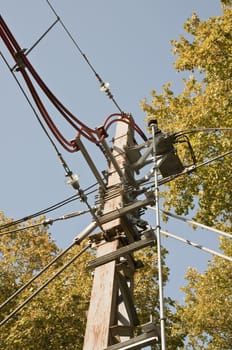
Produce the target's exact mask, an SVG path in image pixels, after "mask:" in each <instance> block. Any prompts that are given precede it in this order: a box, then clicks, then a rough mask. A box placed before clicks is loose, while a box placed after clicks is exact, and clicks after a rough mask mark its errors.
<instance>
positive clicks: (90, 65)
mask: <svg viewBox="0 0 232 350" xmlns="http://www.w3.org/2000/svg"><path fill="white" fill-rule="evenodd" d="M46 1H47V4H48V6H49V7H50V9H51V10H52V12H53V13H54V15H55V16H56V17H57V18H59V22H60V24H61V25H62V27H63V29H64V31H65V32H66V34H67V35H68V37H69V38H70V39H71V41H72V42H73V44H74V46H75V47H76V49H77V50H78V52H79V53H80V54H81V56H82V57H83V58H84V60H85V62H86V63H87V64H88V66H89V67H90V69H91V70H92V72H93V73H94V75H95V77H96V78H97V80H98V82H99V83H100V86H101V91H104V92H105V93H106V95H107V96H108V97H109V98H110V99H111V100H112V102H113V103H114V105H115V106H116V107H117V109H118V110H119V112H120V113H123V110H122V109H121V107H120V106H119V104H118V103H117V101H116V100H115V98H114V96H113V95H112V93H111V92H110V90H109V86H108V84H107V83H105V82H104V81H103V80H102V78H101V76H100V75H99V74H98V73H97V72H96V70H95V69H94V67H93V65H92V64H91V63H90V61H89V59H88V57H87V56H86V54H85V53H84V52H83V51H82V50H81V48H80V46H79V45H78V43H77V41H76V40H75V39H74V37H73V36H72V34H71V33H70V31H69V30H68V29H67V27H66V25H65V24H64V22H63V21H62V20H61V18H60V16H58V14H57V12H56V10H55V9H54V7H53V6H52V5H51V3H50V1H49V0H46Z"/></svg>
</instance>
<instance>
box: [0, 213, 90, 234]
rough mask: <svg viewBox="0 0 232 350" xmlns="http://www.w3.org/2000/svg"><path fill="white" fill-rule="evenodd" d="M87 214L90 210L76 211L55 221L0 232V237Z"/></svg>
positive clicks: (47, 220)
mask: <svg viewBox="0 0 232 350" xmlns="http://www.w3.org/2000/svg"><path fill="white" fill-rule="evenodd" d="M89 212H90V210H81V211H77V212H75V213H71V214H67V215H63V216H59V217H58V218H55V219H46V220H44V221H42V222H39V223H37V224H33V225H29V226H24V227H20V228H17V229H15V230H11V231H4V232H0V236H4V235H10V234H13V233H17V232H21V231H26V230H28V229H31V228H35V227H39V226H48V225H52V224H53V223H54V222H57V221H61V220H67V219H71V218H74V217H77V216H80V215H83V214H86V213H89Z"/></svg>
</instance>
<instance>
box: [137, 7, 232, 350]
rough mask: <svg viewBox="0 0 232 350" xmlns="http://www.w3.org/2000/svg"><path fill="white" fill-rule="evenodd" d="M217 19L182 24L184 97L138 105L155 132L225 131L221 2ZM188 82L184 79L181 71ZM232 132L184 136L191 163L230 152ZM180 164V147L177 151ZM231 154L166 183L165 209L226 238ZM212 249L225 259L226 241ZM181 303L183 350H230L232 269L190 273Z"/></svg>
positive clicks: (227, 32) (228, 77)
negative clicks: (215, 229)
mask: <svg viewBox="0 0 232 350" xmlns="http://www.w3.org/2000/svg"><path fill="white" fill-rule="evenodd" d="M221 3H222V10H223V14H222V16H218V17H212V18H209V19H208V20H207V21H201V20H200V18H199V17H198V16H197V14H196V13H193V14H192V16H191V18H189V19H188V20H187V21H186V23H185V24H184V28H185V30H186V32H187V34H188V35H187V38H186V37H184V36H181V37H180V39H179V40H173V41H172V45H173V53H174V54H175V55H177V60H176V62H175V69H176V70H177V71H178V72H180V73H182V72H184V73H185V78H184V79H183V91H182V92H181V93H179V94H178V95H175V94H174V92H173V91H172V90H171V83H167V84H165V85H164V87H163V91H162V93H161V94H157V92H156V91H152V93H151V102H150V103H148V101H147V100H146V99H144V100H143V101H142V103H141V105H142V108H143V110H144V111H145V112H146V114H147V119H148V120H149V119H150V118H152V119H157V120H158V125H159V128H160V129H161V130H163V131H167V132H170V133H173V132H177V131H180V130H193V129H195V128H223V127H224V128H226V127H227V128H231V127H232V103H231V102H232V89H231V87H232V7H231V5H232V2H231V1H221ZM187 71H189V77H188V78H186V76H187V74H186V72H187ZM231 134H232V133H231V131H217V132H215V133H213V132H208V133H207V132H199V133H189V134H188V137H189V140H190V143H191V145H192V147H193V149H194V153H195V156H196V159H197V163H198V164H200V163H201V162H204V161H206V160H208V159H211V158H212V157H215V156H218V155H220V154H222V153H224V152H226V151H230V150H231ZM177 151H178V154H179V156H180V158H181V159H182V162H183V163H188V162H189V159H188V155H187V152H186V149H184V148H183V147H182V146H178V145H177ZM231 178H232V162H231V155H230V156H227V157H223V158H221V159H220V160H218V161H216V162H214V163H211V164H210V165H208V166H204V167H201V168H199V169H198V170H197V172H195V173H192V174H191V175H185V176H183V177H179V178H177V179H176V180H174V181H172V182H170V183H169V184H168V185H167V186H166V187H165V189H163V191H162V192H161V194H162V195H163V197H164V206H166V208H167V209H168V210H170V209H174V210H175V211H176V213H177V214H187V213H188V212H189V210H190V209H194V211H195V213H196V215H195V219H196V220H197V221H199V222H202V223H204V224H206V225H209V226H214V227H218V228H220V229H221V230H224V231H227V232H231V229H232V215H231V212H232V201H231V198H232V186H231ZM219 248H220V249H221V250H222V251H223V252H224V253H225V254H226V255H228V256H232V242H231V240H229V239H227V240H225V239H223V240H222V241H221V242H220V246H219ZM186 279H187V285H186V287H185V288H183V290H184V292H185V293H186V299H185V304H184V305H179V306H178V307H177V310H178V311H177V314H176V315H177V319H178V321H179V323H178V322H177V323H175V324H173V325H172V327H173V328H176V330H177V332H178V331H180V330H182V332H183V333H185V334H186V335H188V339H187V345H186V346H185V348H186V349H194V350H195V349H211V350H217V349H218V350H222V349H223V350H229V349H231V348H232V337H231V334H232V318H231V312H230V311H229V310H231V307H232V298H231V295H232V288H231V279H232V266H231V263H228V262H226V261H224V260H223V259H221V258H219V257H217V258H215V259H214V260H213V261H212V262H209V265H208V269H207V270H206V272H205V273H199V272H197V271H196V270H194V269H189V271H188V273H187V275H186Z"/></svg>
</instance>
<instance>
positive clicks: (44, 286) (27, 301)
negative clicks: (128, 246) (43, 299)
mask: <svg viewBox="0 0 232 350" xmlns="http://www.w3.org/2000/svg"><path fill="white" fill-rule="evenodd" d="M90 247H91V244H90V243H89V244H88V245H87V246H86V247H85V248H83V249H82V250H81V251H80V252H79V253H78V254H76V255H75V256H74V257H73V258H72V259H71V260H70V261H69V262H68V263H67V264H65V265H64V266H63V267H62V268H61V269H60V270H59V271H57V272H56V273H55V274H54V275H53V276H52V277H50V278H49V279H48V280H47V281H46V282H45V283H43V284H42V285H41V286H40V287H39V288H38V289H37V290H36V291H35V292H34V293H33V294H32V295H30V296H29V297H28V298H27V299H26V300H25V301H24V302H23V303H21V304H20V305H19V306H18V307H17V308H16V309H14V310H13V311H12V312H11V313H10V314H9V315H8V316H7V317H6V318H5V319H4V320H2V321H1V322H0V326H3V325H4V324H5V323H6V322H7V321H9V320H10V319H11V318H12V317H13V316H14V315H15V314H16V313H17V312H18V311H20V310H21V309H22V308H23V307H24V306H26V305H27V304H28V303H29V302H30V301H31V300H32V299H33V298H34V297H35V296H36V295H38V294H39V293H40V292H41V291H42V290H43V289H44V288H46V287H47V286H48V284H49V283H51V282H52V281H53V280H54V279H55V278H56V277H58V276H59V275H60V274H61V273H62V272H63V271H64V270H65V269H67V268H68V267H69V266H70V265H71V264H72V263H73V262H74V261H75V260H76V259H77V258H79V257H80V256H81V255H82V254H83V253H84V252H85V251H86V250H88V249H89V248H90Z"/></svg>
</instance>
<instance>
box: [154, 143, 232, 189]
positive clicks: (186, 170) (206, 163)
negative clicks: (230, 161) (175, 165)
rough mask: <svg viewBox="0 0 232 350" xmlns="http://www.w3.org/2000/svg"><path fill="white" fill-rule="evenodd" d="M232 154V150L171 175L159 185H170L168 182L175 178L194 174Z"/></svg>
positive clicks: (161, 180) (160, 181)
mask: <svg viewBox="0 0 232 350" xmlns="http://www.w3.org/2000/svg"><path fill="white" fill-rule="evenodd" d="M230 154H232V150H230V151H227V152H224V153H222V154H220V155H218V156H215V157H213V158H211V159H208V160H206V161H204V162H202V163H200V164H196V165H192V166H190V167H189V168H186V169H185V170H184V171H182V172H180V173H178V174H175V175H171V176H168V177H166V178H163V179H160V180H159V185H163V184H165V183H168V182H170V181H172V180H174V179H175V178H177V177H179V176H181V175H185V174H189V173H192V172H193V171H195V170H197V169H198V168H200V167H202V166H205V165H208V164H210V163H212V162H214V161H216V160H219V159H221V158H223V157H226V156H227V155H230Z"/></svg>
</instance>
